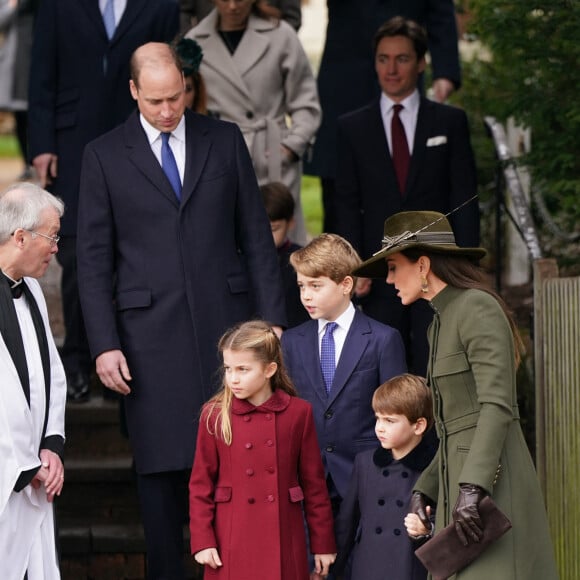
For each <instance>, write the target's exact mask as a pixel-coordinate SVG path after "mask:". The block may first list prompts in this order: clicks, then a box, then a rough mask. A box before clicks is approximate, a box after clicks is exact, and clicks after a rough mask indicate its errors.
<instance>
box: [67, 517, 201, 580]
mask: <svg viewBox="0 0 580 580" xmlns="http://www.w3.org/2000/svg"><path fill="white" fill-rule="evenodd" d="M183 535H184V537H183V541H184V556H183V562H184V567H185V569H186V578H187V579H188V580H201V578H202V577H203V572H202V569H201V567H200V566H198V565H197V564H196V563H195V561H194V560H193V557H192V556H191V555H190V554H189V551H188V547H189V532H188V530H187V527H184V530H183ZM59 539H60V550H61V575H62V580H80V579H83V578H86V579H87V580H93V579H94V580H106V579H111V580H137V579H143V578H145V570H146V563H145V561H146V558H145V539H144V536H143V529H142V528H141V526H140V525H102V524H93V525H83V524H78V525H70V526H63V527H61V528H60V533H59Z"/></svg>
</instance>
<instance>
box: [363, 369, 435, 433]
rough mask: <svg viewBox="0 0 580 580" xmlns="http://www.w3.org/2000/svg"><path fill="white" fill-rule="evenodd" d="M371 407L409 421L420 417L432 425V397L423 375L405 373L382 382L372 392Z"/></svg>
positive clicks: (411, 421)
mask: <svg viewBox="0 0 580 580" xmlns="http://www.w3.org/2000/svg"><path fill="white" fill-rule="evenodd" d="M372 407H373V411H374V412H375V413H379V414H381V415H389V414H394V415H404V416H405V417H407V419H408V420H409V422H410V423H416V422H417V421H418V420H419V419H420V418H421V417H424V418H425V420H426V421H427V429H429V428H430V427H431V426H432V425H433V397H432V395H431V389H430V388H429V387H428V386H427V382H426V381H425V379H424V378H423V377H419V376H417V375H411V374H408V373H405V374H403V375H399V376H397V377H393V378H392V379H389V380H388V381H386V382H384V383H383V384H382V385H381V386H380V387H379V388H378V389H377V390H376V391H375V392H374V394H373V400H372Z"/></svg>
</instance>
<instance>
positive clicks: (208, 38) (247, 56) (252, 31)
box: [188, 8, 278, 98]
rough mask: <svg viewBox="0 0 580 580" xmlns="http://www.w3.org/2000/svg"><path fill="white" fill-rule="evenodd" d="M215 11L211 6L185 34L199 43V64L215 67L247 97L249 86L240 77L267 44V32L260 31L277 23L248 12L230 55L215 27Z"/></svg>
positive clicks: (266, 30)
mask: <svg viewBox="0 0 580 580" xmlns="http://www.w3.org/2000/svg"><path fill="white" fill-rule="evenodd" d="M217 24H218V12H217V9H215V8H214V9H213V10H212V11H211V12H210V13H209V14H208V15H207V16H206V17H205V18H204V19H203V20H202V21H201V22H200V23H199V24H198V25H197V26H196V27H195V28H194V30H193V34H191V35H188V36H190V37H193V38H195V39H196V40H198V41H199V42H200V43H201V44H202V48H203V53H204V56H203V61H202V65H205V66H208V67H211V68H213V69H215V70H217V71H219V73H220V75H221V76H223V77H224V78H227V79H229V81H230V82H231V83H232V84H233V85H234V86H236V87H237V88H238V90H240V91H241V92H242V93H243V94H244V96H245V97H246V98H250V91H249V88H248V87H247V86H246V83H245V82H244V80H243V75H244V74H245V73H246V72H247V71H248V70H250V69H251V68H252V67H253V66H254V65H255V64H256V62H257V61H258V60H260V58H262V56H263V55H264V54H265V53H266V52H267V50H268V48H269V47H270V39H269V36H268V35H265V34H263V33H264V32H268V31H270V30H273V29H274V28H276V27H277V26H278V23H276V22H274V21H273V20H266V19H264V18H260V17H258V16H255V15H254V14H250V17H249V18H248V24H247V27H246V31H245V33H244V35H243V36H242V40H241V41H240V44H239V45H238V48H237V49H236V51H235V52H234V54H233V55H230V53H229V51H228V49H227V48H226V46H225V45H224V43H223V41H222V39H221V38H220V36H219V33H218V30H217Z"/></svg>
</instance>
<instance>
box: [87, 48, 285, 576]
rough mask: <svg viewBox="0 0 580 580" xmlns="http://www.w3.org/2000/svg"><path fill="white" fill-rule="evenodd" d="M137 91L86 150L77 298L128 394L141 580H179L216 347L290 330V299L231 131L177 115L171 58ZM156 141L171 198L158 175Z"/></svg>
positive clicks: (134, 84)
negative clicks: (172, 174) (143, 562)
mask: <svg viewBox="0 0 580 580" xmlns="http://www.w3.org/2000/svg"><path fill="white" fill-rule="evenodd" d="M131 91H132V94H133V96H134V98H135V99H136V101H137V104H138V107H139V112H135V113H133V114H132V115H131V116H130V117H129V119H128V120H127V121H126V122H125V123H124V124H123V125H121V126H120V127H118V128H116V129H114V130H113V131H111V132H109V133H107V134H105V135H103V136H102V137H100V138H98V139H96V140H95V141H93V142H92V143H90V144H89V145H88V146H87V147H86V150H85V155H84V159H83V168H82V175H81V189H80V201H79V252H78V258H79V262H78V268H79V289H80V294H81V301H82V306H83V313H84V317H85V321H86V326H87V335H88V337H89V343H90V347H91V352H92V354H93V356H94V357H96V366H97V372H98V373H99V376H100V378H101V380H102V381H103V383H104V384H105V385H106V386H107V387H109V388H111V389H112V390H114V391H117V392H119V393H121V394H123V395H126V398H125V399H124V400H125V409H126V416H127V426H128V431H129V438H130V441H131V445H132V449H133V453H134V456H135V465H136V469H137V482H138V491H139V498H140V502H141V513H142V516H143V521H144V527H145V536H146V541H147V551H148V574H149V576H148V577H149V578H171V579H176V580H177V579H180V578H183V570H182V569H181V559H182V557H183V530H182V525H183V523H184V521H185V519H186V516H187V502H185V501H183V500H184V499H185V497H183V496H182V495H180V494H181V493H182V492H183V491H184V490H185V491H186V490H187V481H188V477H189V472H190V470H191V466H192V463H193V455H194V446H195V439H196V428H197V421H198V418H199V411H200V409H201V406H202V404H203V403H204V402H205V401H206V400H207V399H209V398H210V397H211V395H212V394H213V393H214V392H215V389H216V386H217V383H218V382H219V377H218V376H217V370H218V367H219V359H218V356H217V342H218V340H219V338H220V336H221V334H222V333H223V332H224V331H225V330H226V329H227V328H228V327H230V326H232V325H234V324H235V323H237V322H239V321H242V320H246V319H248V318H251V317H255V316H260V317H262V318H264V319H266V320H268V321H270V322H272V323H273V324H277V325H284V324H285V320H284V318H285V313H284V312H285V311H284V298H283V294H282V286H281V281H280V272H279V267H278V261H277V256H276V251H275V248H274V243H273V239H272V234H271V231H270V225H269V222H268V219H267V216H266V212H265V210H264V206H263V204H262V199H261V195H260V192H259V189H258V185H257V181H256V177H255V174H254V170H253V167H252V162H251V159H250V156H249V153H248V150H247V148H246V145H245V142H244V139H243V137H242V134H241V132H240V130H239V129H238V127H237V126H236V125H234V124H232V123H226V122H223V121H217V120H214V119H211V118H209V117H206V116H202V115H198V114H196V113H193V112H191V111H189V110H187V111H185V103H184V83H183V75H182V73H181V68H180V66H179V63H178V61H177V60H176V56H175V52H174V51H173V50H172V49H170V47H169V46H168V45H165V44H161V43H149V44H146V45H144V46H143V47H141V48H139V49H138V50H137V51H136V53H135V55H134V57H133V61H132V78H131ZM163 133H164V134H166V135H167V134H170V135H169V136H168V139H169V146H170V147H171V149H172V152H173V153H174V154H173V157H174V159H175V164H176V166H177V169H178V171H179V174H180V175H179V181H180V187H179V188H178V189H179V190H180V191H179V195H177V194H176V191H175V190H174V188H173V187H172V184H171V182H170V179H169V178H168V177H166V174H165V173H164V169H163V168H162V165H161V164H162V163H163V167H165V165H166V162H165V161H164V156H163V152H162V148H163V137H164V136H163ZM179 198H180V199H179Z"/></svg>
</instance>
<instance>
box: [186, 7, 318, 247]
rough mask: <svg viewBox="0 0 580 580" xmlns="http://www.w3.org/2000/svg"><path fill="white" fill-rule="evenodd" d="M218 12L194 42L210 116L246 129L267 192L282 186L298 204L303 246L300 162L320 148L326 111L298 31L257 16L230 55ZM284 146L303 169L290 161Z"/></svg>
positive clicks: (299, 240)
mask: <svg viewBox="0 0 580 580" xmlns="http://www.w3.org/2000/svg"><path fill="white" fill-rule="evenodd" d="M217 23H218V13H217V10H215V9H214V10H212V12H210V14H209V15H208V16H207V17H206V18H204V19H203V20H202V21H201V22H200V23H199V24H198V25H197V26H196V27H195V28H193V29H192V30H190V31H189V32H188V33H187V35H186V36H187V38H193V39H195V40H196V41H197V42H198V43H199V44H200V46H201V47H202V49H203V60H202V63H201V68H200V71H201V74H202V75H203V78H204V80H205V83H206V86H207V92H208V109H209V110H210V111H211V112H212V113H215V114H217V115H218V116H219V118H220V119H222V120H225V121H232V122H234V123H236V124H237V125H239V127H240V129H241V130H242V133H243V134H244V137H245V139H246V143H247V145H248V149H249V150H250V154H251V156H252V161H253V163H254V169H255V170H256V175H257V177H258V182H259V184H260V185H263V184H265V183H268V182H271V181H282V182H283V183H284V184H285V185H287V186H288V187H289V188H290V190H291V192H292V196H293V197H294V201H295V202H296V211H295V214H294V216H295V220H296V228H295V230H294V235H293V236H292V238H293V241H295V242H297V243H299V244H304V243H305V241H306V237H305V236H306V230H305V226H304V217H303V215H302V208H301V205H300V180H301V176H302V161H301V158H302V157H303V155H304V154H305V153H306V152H307V150H308V148H309V146H310V145H311V143H312V142H313V140H314V136H315V134H316V130H317V129H318V126H319V125H320V120H321V110H320V104H319V101H318V93H317V89H316V82H315V80H314V76H313V74H312V69H311V67H310V63H309V62H308V58H307V57H306V54H305V53H304V49H303V48H302V45H301V44H300V41H299V39H298V37H297V36H296V33H295V32H294V30H293V29H292V28H291V27H290V26H289V25H288V24H287V23H286V22H284V21H281V22H280V23H277V22H274V21H271V20H265V19H263V18H259V17H257V16H255V15H253V14H252V15H250V18H249V19H248V25H247V28H246V31H245V33H244V35H243V37H242V40H241V42H240V44H239V45H238V47H237V49H236V51H235V52H234V54H233V55H230V53H229V51H228V49H227V48H226V46H225V44H224V42H223V41H222V39H221V38H220V36H219V34H218V31H217ZM281 145H285V146H286V147H287V148H288V149H290V150H291V151H293V152H294V153H295V154H296V155H297V157H298V158H300V159H299V160H298V161H289V160H288V159H286V158H284V156H283V155H282V153H281Z"/></svg>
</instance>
